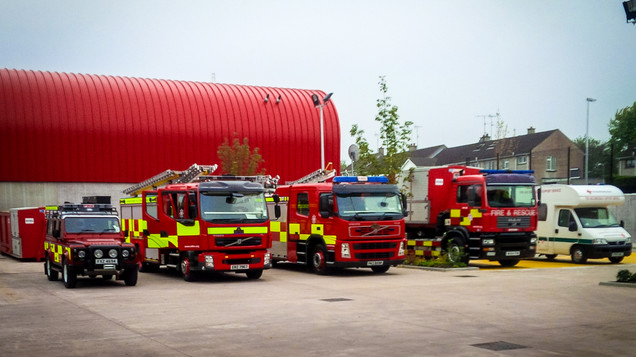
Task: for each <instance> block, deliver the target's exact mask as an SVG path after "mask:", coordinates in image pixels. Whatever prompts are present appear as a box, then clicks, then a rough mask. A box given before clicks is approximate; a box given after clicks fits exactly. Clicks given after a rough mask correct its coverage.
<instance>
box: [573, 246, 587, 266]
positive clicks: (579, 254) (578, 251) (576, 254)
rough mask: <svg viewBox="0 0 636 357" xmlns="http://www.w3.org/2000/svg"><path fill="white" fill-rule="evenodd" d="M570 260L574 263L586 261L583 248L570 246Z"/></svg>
mask: <svg viewBox="0 0 636 357" xmlns="http://www.w3.org/2000/svg"><path fill="white" fill-rule="evenodd" d="M572 261H573V262H574V263H576V264H584V263H585V262H586V261H587V257H586V256H585V251H584V250H583V248H581V247H578V246H577V247H574V248H572Z"/></svg>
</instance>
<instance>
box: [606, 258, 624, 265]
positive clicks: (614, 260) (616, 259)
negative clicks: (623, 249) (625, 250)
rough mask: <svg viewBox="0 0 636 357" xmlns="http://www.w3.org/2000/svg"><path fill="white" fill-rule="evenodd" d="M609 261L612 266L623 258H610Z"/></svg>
mask: <svg viewBox="0 0 636 357" xmlns="http://www.w3.org/2000/svg"><path fill="white" fill-rule="evenodd" d="M609 261H610V262H612V263H613V264H618V263H620V262H622V261H623V257H611V258H609Z"/></svg>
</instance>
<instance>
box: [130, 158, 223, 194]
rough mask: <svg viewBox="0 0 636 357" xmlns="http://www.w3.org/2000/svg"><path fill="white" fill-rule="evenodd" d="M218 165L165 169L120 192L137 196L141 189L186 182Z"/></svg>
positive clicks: (207, 172)
mask: <svg viewBox="0 0 636 357" xmlns="http://www.w3.org/2000/svg"><path fill="white" fill-rule="evenodd" d="M217 167H218V165H197V164H192V166H190V167H189V168H188V169H186V170H184V171H176V170H166V171H164V172H162V173H160V174H157V175H155V176H153V177H151V178H149V179H147V180H144V181H142V182H140V183H138V184H136V185H133V186H130V187H128V188H127V189H125V190H123V191H122V192H123V193H125V194H127V195H131V196H137V195H139V194H140V193H141V192H142V191H145V190H148V189H151V188H157V187H159V186H163V185H165V184H168V183H188V182H192V181H194V180H196V179H197V178H198V177H199V176H201V175H208V174H211V173H212V172H214V171H215V170H216V168H217Z"/></svg>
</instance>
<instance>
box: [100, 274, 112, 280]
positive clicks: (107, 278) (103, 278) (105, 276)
mask: <svg viewBox="0 0 636 357" xmlns="http://www.w3.org/2000/svg"><path fill="white" fill-rule="evenodd" d="M112 278H113V275H112V274H104V275H102V280H110V279H112Z"/></svg>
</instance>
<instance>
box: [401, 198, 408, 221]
mask: <svg viewBox="0 0 636 357" xmlns="http://www.w3.org/2000/svg"><path fill="white" fill-rule="evenodd" d="M400 202H401V203H402V216H404V217H406V216H408V215H409V210H408V206H407V202H406V195H405V194H403V193H400Z"/></svg>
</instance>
